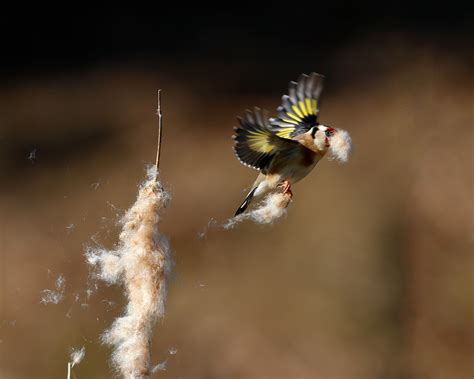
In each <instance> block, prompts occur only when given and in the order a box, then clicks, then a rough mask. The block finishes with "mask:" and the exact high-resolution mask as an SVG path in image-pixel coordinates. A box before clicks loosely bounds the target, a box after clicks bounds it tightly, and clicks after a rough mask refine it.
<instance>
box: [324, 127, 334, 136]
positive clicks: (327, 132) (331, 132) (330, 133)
mask: <svg viewBox="0 0 474 379" xmlns="http://www.w3.org/2000/svg"><path fill="white" fill-rule="evenodd" d="M334 132H335V130H334V129H333V128H328V129H326V131H325V132H324V133H325V134H326V137H331V136H332V135H333V134H334Z"/></svg>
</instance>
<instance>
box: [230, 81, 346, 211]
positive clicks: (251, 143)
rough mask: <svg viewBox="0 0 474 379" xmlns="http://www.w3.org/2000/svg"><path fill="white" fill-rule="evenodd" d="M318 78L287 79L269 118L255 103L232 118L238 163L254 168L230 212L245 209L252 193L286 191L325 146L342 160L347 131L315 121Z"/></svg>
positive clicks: (306, 170)
mask: <svg viewBox="0 0 474 379" xmlns="http://www.w3.org/2000/svg"><path fill="white" fill-rule="evenodd" d="M323 80H324V76H322V75H320V74H316V73H312V74H310V75H305V74H303V75H301V76H300V78H299V79H298V82H290V84H289V88H288V94H287V95H283V97H282V103H281V105H280V106H279V107H278V108H277V117H275V118H268V116H267V113H266V112H265V111H263V110H261V109H259V108H255V109H254V110H253V111H249V110H247V111H246V113H245V116H244V117H243V118H239V119H238V120H239V124H240V126H239V127H237V128H234V130H235V135H234V152H235V154H236V156H237V158H238V159H239V161H240V162H241V163H242V164H243V165H245V166H248V167H251V168H254V169H256V170H259V171H260V174H259V175H258V177H257V180H255V183H254V184H253V186H252V189H251V190H250V192H249V193H248V195H247V197H246V198H245V200H244V202H243V203H242V204H241V205H240V207H239V208H238V209H237V211H236V212H235V215H236V216H237V215H239V214H241V213H243V212H244V211H245V210H246V209H247V207H248V206H249V204H250V202H251V201H252V199H253V198H254V197H256V196H260V195H263V194H265V193H266V192H268V191H271V190H273V189H276V188H277V187H279V188H281V190H282V191H283V193H285V194H288V195H290V196H292V192H291V185H292V184H294V183H296V182H297V181H299V180H301V179H303V178H304V177H305V176H306V175H308V174H309V173H310V172H311V170H312V169H313V168H314V167H315V165H316V163H318V161H319V160H320V159H321V158H322V157H323V156H324V155H325V154H326V153H327V152H328V151H330V152H331V153H332V155H333V156H334V157H335V158H337V159H339V160H340V161H343V162H345V161H347V158H348V154H349V151H350V149H351V139H350V136H349V134H348V133H347V132H346V131H344V130H341V129H336V128H332V127H330V126H327V125H323V124H320V123H319V122H318V114H319V98H320V95H321V92H322V89H323Z"/></svg>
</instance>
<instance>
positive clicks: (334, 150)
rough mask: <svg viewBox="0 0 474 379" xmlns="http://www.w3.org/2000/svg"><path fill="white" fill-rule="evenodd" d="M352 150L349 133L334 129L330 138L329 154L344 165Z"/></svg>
mask: <svg viewBox="0 0 474 379" xmlns="http://www.w3.org/2000/svg"><path fill="white" fill-rule="evenodd" d="M351 149H352V140H351V136H350V135H349V133H347V132H346V131H345V130H342V129H336V133H334V135H333V136H332V137H331V140H330V143H329V152H330V153H331V156H332V157H333V158H335V159H337V160H338V161H340V162H343V163H346V162H347V160H348V159H349V154H350V152H351Z"/></svg>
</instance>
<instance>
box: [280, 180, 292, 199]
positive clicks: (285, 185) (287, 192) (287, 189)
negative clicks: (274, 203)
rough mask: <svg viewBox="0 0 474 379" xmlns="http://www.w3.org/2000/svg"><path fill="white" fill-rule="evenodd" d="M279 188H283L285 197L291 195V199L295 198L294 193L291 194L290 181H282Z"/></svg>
mask: <svg viewBox="0 0 474 379" xmlns="http://www.w3.org/2000/svg"><path fill="white" fill-rule="evenodd" d="M278 187H281V190H282V192H283V194H285V195H290V197H293V192H291V184H290V182H289V181H288V180H284V181H282V182H281V183H280V184H279V185H278Z"/></svg>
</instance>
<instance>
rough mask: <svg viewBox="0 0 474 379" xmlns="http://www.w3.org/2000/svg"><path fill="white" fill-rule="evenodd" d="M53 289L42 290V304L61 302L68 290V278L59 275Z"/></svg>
mask: <svg viewBox="0 0 474 379" xmlns="http://www.w3.org/2000/svg"><path fill="white" fill-rule="evenodd" d="M54 287H55V288H54V289H53V290H49V289H47V290H43V291H41V294H42V295H41V301H40V303H41V304H44V305H46V304H59V303H60V302H61V301H62V300H63V299H64V292H65V290H66V279H65V278H64V276H63V275H59V276H58V278H57V279H56V282H55V283H54Z"/></svg>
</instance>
